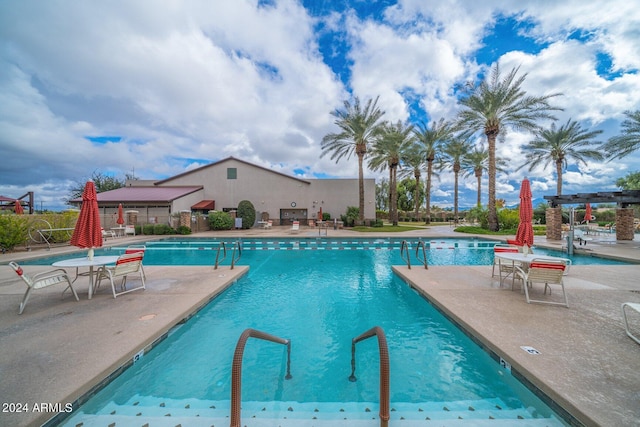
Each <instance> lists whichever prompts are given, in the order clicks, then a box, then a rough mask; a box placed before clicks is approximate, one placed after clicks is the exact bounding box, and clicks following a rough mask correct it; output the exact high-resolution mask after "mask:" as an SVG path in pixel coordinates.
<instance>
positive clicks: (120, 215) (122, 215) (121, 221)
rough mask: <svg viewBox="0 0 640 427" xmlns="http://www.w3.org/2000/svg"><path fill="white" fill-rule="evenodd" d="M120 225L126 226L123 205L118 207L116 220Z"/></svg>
mask: <svg viewBox="0 0 640 427" xmlns="http://www.w3.org/2000/svg"><path fill="white" fill-rule="evenodd" d="M116 222H117V223H118V225H122V224H124V214H123V212H122V203H120V204H119V205H118V219H117V220H116Z"/></svg>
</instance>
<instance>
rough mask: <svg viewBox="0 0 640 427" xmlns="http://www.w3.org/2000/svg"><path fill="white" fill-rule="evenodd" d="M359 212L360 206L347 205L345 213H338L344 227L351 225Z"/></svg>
mask: <svg viewBox="0 0 640 427" xmlns="http://www.w3.org/2000/svg"><path fill="white" fill-rule="evenodd" d="M359 213H360V208H358V207H356V206H347V213H346V214H345V215H340V220H341V221H342V222H343V223H344V226H345V227H353V226H354V225H355V222H356V221H357V220H358V214H359Z"/></svg>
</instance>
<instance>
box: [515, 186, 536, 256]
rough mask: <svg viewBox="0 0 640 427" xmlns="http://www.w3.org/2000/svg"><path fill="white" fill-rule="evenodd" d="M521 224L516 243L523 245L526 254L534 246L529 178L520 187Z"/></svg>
mask: <svg viewBox="0 0 640 427" xmlns="http://www.w3.org/2000/svg"><path fill="white" fill-rule="evenodd" d="M519 214H520V223H519V224H518V231H517V232H516V241H517V242H518V244H519V245H522V247H523V250H524V252H525V254H526V253H527V252H528V251H529V247H531V245H533V224H532V221H533V205H532V202H531V185H530V184H529V180H528V179H527V178H525V179H523V180H522V186H521V187H520V209H519Z"/></svg>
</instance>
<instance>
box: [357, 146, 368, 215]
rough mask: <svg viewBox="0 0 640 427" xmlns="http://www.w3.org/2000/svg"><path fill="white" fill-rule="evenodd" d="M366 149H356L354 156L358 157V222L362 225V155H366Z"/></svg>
mask: <svg viewBox="0 0 640 427" xmlns="http://www.w3.org/2000/svg"><path fill="white" fill-rule="evenodd" d="M366 152H367V150H366V148H365V149H364V150H363V149H361V148H358V149H357V150H356V154H357V155H358V196H359V197H358V199H360V200H359V204H358V221H359V222H360V224H363V223H364V169H363V166H362V163H363V161H364V155H365V154H366Z"/></svg>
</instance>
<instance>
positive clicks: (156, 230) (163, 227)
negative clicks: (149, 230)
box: [153, 224, 173, 236]
mask: <svg viewBox="0 0 640 427" xmlns="http://www.w3.org/2000/svg"><path fill="white" fill-rule="evenodd" d="M153 234H157V235H159V236H161V235H163V234H173V228H171V227H169V226H168V225H167V224H155V225H154V226H153Z"/></svg>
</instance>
